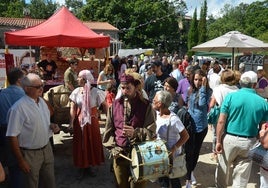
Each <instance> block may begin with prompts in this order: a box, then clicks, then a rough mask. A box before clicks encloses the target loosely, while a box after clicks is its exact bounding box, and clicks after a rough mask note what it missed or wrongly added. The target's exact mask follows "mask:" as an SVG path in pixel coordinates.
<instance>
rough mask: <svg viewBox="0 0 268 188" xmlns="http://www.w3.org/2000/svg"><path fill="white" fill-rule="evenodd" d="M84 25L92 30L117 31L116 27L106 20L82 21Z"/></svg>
mask: <svg viewBox="0 0 268 188" xmlns="http://www.w3.org/2000/svg"><path fill="white" fill-rule="evenodd" d="M83 23H84V24H85V25H86V26H88V27H89V28H90V29H92V30H112V31H118V29H117V28H116V27H114V26H112V25H111V24H109V23H108V22H83Z"/></svg>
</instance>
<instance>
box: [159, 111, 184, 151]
mask: <svg viewBox="0 0 268 188" xmlns="http://www.w3.org/2000/svg"><path fill="white" fill-rule="evenodd" d="M169 123H170V124H169ZM168 126H169V138H168V142H167V144H166V145H167V147H168V149H171V148H172V147H173V146H174V145H175V144H176V143H177V142H178V140H179V139H180V138H181V137H180V133H181V132H182V131H183V130H184V129H185V128H184V125H183V124H182V122H181V120H180V118H179V117H178V116H177V115H176V114H175V113H174V112H171V113H170V118H162V117H160V114H159V112H157V117H156V133H157V138H158V139H162V140H165V141H167V130H168ZM180 153H181V147H180V148H178V149H177V152H176V155H179V154H180Z"/></svg>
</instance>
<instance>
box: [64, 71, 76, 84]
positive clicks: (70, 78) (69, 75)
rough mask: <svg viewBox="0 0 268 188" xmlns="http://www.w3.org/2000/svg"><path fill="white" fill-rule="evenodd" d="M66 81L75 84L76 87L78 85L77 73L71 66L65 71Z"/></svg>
mask: <svg viewBox="0 0 268 188" xmlns="http://www.w3.org/2000/svg"><path fill="white" fill-rule="evenodd" d="M64 83H69V84H72V85H73V86H74V88H77V87H78V83H77V74H76V72H75V71H73V70H72V69H71V67H69V68H68V69H67V70H66V71H65V72H64Z"/></svg>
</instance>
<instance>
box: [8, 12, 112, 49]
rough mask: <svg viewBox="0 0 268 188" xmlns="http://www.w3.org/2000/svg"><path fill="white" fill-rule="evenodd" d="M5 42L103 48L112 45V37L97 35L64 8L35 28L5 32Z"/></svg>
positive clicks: (24, 44) (22, 44) (11, 43)
mask: <svg viewBox="0 0 268 188" xmlns="http://www.w3.org/2000/svg"><path fill="white" fill-rule="evenodd" d="M5 42H6V44H8V45H16V46H48V47H80V48H81V47H83V48H103V47H108V46H109V45H110V37H107V36H102V35H99V34H97V33H95V32H94V31H92V30H91V29H89V28H88V27H87V26H85V25H84V24H83V23H82V22H81V21H80V20H79V19H77V18H76V17H75V16H74V15H73V14H72V13H71V12H70V11H69V10H68V9H67V8H66V7H62V8H61V9H60V10H59V11H57V12H56V13H55V14H54V15H52V16H51V17H50V18H49V19H48V20H46V21H44V22H43V23H41V24H39V25H37V26H35V27H31V28H27V29H23V30H19V31H14V32H5Z"/></svg>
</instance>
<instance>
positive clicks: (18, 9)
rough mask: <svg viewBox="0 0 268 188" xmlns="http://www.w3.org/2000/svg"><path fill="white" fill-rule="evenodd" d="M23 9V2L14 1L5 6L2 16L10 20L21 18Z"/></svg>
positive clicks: (20, 0) (21, 0) (19, 0)
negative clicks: (10, 18)
mask: <svg viewBox="0 0 268 188" xmlns="http://www.w3.org/2000/svg"><path fill="white" fill-rule="evenodd" d="M24 7H25V3H24V1H23V0H15V1H13V2H9V3H8V4H7V6H6V11H4V12H3V16H4V17H12V18H21V17H23V8H24ZM3 8H4V7H3Z"/></svg>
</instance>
